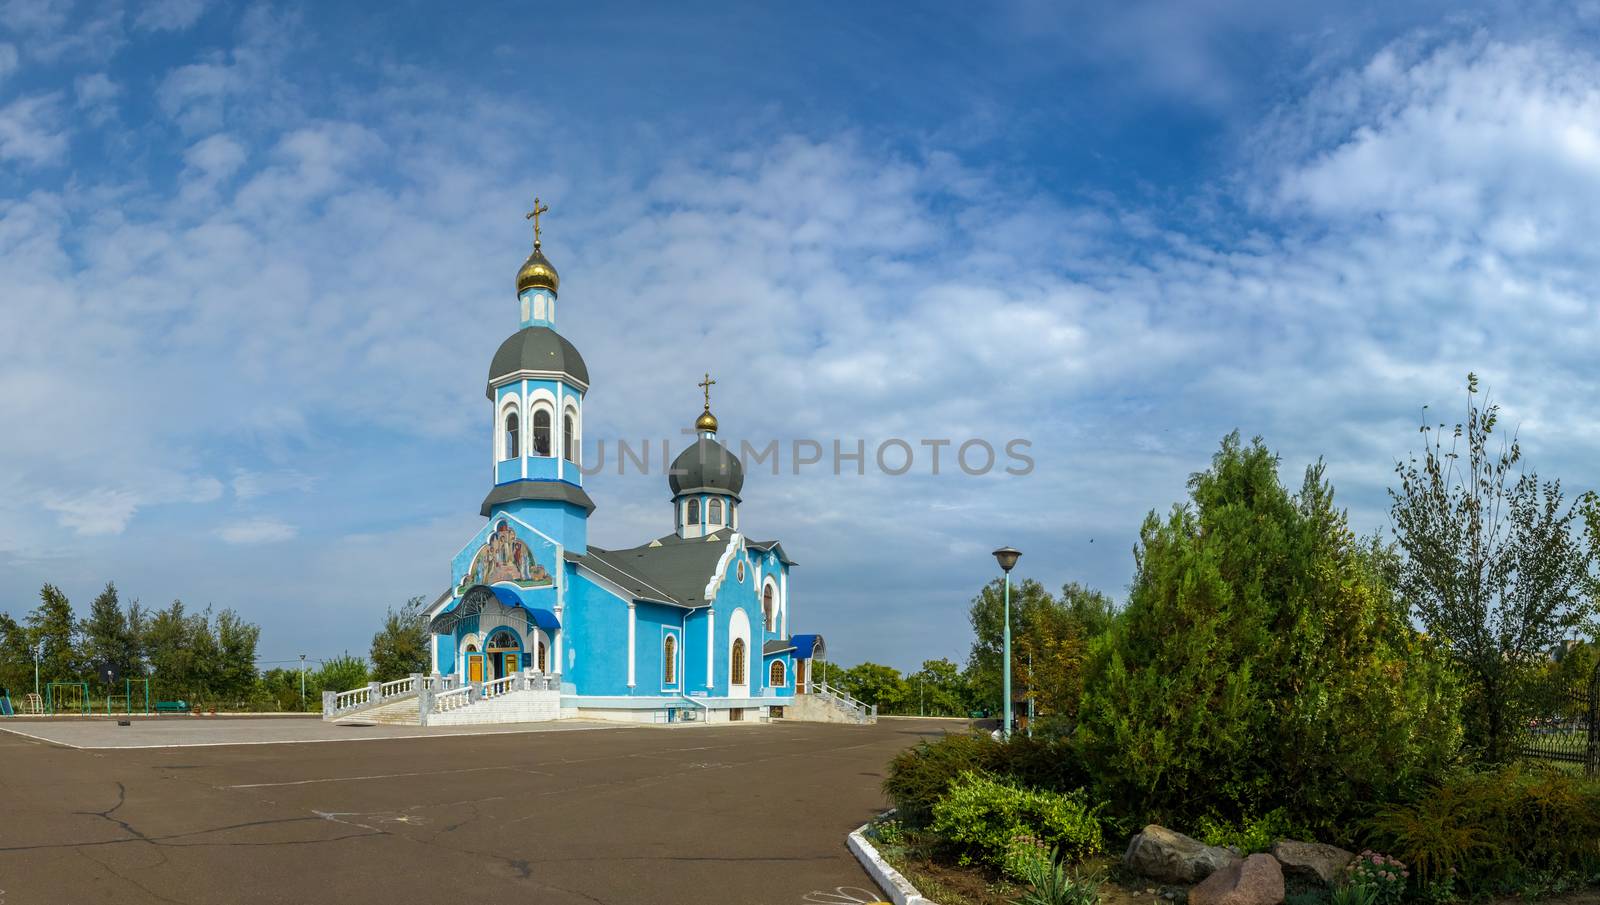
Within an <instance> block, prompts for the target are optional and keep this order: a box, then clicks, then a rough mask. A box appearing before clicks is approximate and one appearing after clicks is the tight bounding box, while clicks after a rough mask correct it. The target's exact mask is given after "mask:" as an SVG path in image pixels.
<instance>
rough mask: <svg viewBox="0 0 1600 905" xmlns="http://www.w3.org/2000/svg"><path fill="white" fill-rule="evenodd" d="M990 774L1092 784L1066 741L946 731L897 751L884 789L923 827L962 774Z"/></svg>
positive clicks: (1065, 786) (1059, 786) (1061, 788)
mask: <svg viewBox="0 0 1600 905" xmlns="http://www.w3.org/2000/svg"><path fill="white" fill-rule="evenodd" d="M968 771H973V772H980V773H990V774H994V775H996V776H1002V777H1007V778H1010V779H1012V780H1015V781H1016V783H1017V784H1018V785H1022V786H1026V787H1030V788H1038V789H1044V790H1046V791H1054V792H1066V791H1070V790H1072V789H1079V788H1082V787H1083V786H1085V785H1086V784H1087V783H1088V777H1087V774H1086V773H1085V772H1084V770H1083V767H1082V762H1081V761H1080V760H1079V759H1078V757H1077V755H1076V753H1075V752H1074V750H1073V749H1072V747H1071V745H1070V744H1068V743H1067V742H1065V741H1059V740H1049V739H1035V738H1028V737H1027V736H1023V735H1017V736H1013V737H1012V738H1011V740H1010V741H1008V742H998V741H995V740H994V739H993V738H991V737H989V736H988V735H982V734H977V733H969V734H962V735H946V736H944V737H943V738H940V739H938V740H936V741H931V742H930V741H924V742H921V743H919V744H917V745H915V746H913V747H911V748H907V749H906V750H904V751H902V752H900V753H899V754H897V755H895V757H894V759H893V760H891V761H890V762H889V775H888V778H887V779H885V780H884V781H883V791H884V794H885V795H887V796H888V797H889V800H890V801H892V802H893V803H894V806H895V808H896V809H897V810H898V812H899V813H898V814H896V816H897V817H899V818H900V819H901V820H903V821H904V822H905V823H906V825H907V826H912V827H922V826H926V825H927V824H928V821H929V820H931V819H932V818H933V805H934V803H935V802H936V801H938V800H939V799H940V798H941V797H943V796H944V794H945V792H946V791H947V790H948V789H949V788H950V785H951V783H953V782H955V780H956V777H958V776H960V775H961V774H962V773H965V772H968Z"/></svg>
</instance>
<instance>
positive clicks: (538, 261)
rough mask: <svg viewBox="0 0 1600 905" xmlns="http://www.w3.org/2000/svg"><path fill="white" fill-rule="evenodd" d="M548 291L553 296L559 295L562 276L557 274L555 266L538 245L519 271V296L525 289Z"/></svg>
mask: <svg viewBox="0 0 1600 905" xmlns="http://www.w3.org/2000/svg"><path fill="white" fill-rule="evenodd" d="M535 287H537V288H540V289H548V290H550V294H551V295H558V294H559V290H560V288H561V276H560V275H559V274H557V273H556V268H555V265H553V264H551V263H550V259H549V258H547V257H545V256H544V252H542V251H540V250H539V246H538V244H535V245H534V246H533V254H531V255H528V260H526V261H523V262H522V269H521V270H519V271H517V295H521V294H522V290H524V289H532V288H535Z"/></svg>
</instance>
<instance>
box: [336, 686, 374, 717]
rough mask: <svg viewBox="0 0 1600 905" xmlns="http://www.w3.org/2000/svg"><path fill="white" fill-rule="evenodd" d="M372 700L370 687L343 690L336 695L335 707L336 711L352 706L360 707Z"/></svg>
mask: <svg viewBox="0 0 1600 905" xmlns="http://www.w3.org/2000/svg"><path fill="white" fill-rule="evenodd" d="M371 700H372V689H371V688H370V687H368V688H356V689H352V690H350V691H341V692H339V693H338V694H337V695H334V698H333V709H334V710H335V711H343V710H349V709H350V708H352V707H360V706H361V705H363V704H366V703H367V702H369V701H371Z"/></svg>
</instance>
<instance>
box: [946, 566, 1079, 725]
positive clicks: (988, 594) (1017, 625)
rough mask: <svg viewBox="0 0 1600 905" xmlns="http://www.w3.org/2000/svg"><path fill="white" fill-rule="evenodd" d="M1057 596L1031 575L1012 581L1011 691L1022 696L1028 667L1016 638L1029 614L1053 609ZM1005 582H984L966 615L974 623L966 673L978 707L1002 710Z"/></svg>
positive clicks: (996, 580) (997, 711) (1027, 622)
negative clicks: (1030, 576) (1021, 661)
mask: <svg viewBox="0 0 1600 905" xmlns="http://www.w3.org/2000/svg"><path fill="white" fill-rule="evenodd" d="M1056 606H1057V603H1056V600H1055V598H1054V597H1051V596H1050V592H1049V591H1047V590H1045V587H1044V585H1042V584H1040V583H1038V582H1037V581H1034V580H1033V579H1031V578H1027V579H1023V580H1021V581H1015V580H1013V581H1012V584H1011V641H1012V648H1013V649H1012V652H1011V654H1012V656H1011V693H1012V694H1013V695H1019V694H1021V692H1022V689H1023V688H1024V685H1025V680H1026V677H1027V672H1026V670H1025V669H1024V668H1023V667H1022V666H1021V665H1019V660H1018V658H1017V651H1016V647H1017V638H1018V636H1019V635H1020V634H1021V632H1022V630H1023V626H1025V625H1027V624H1029V621H1028V618H1027V615H1026V614H1030V613H1035V612H1039V611H1042V610H1048V609H1053V608H1055V607H1056ZM1004 613H1005V584H1004V581H1003V580H1002V579H999V578H996V579H995V580H994V581H991V582H989V583H988V584H987V585H984V587H983V590H981V591H979V592H978V595H977V596H976V597H974V598H972V606H971V609H970V610H969V611H968V614H967V618H968V619H969V620H970V621H971V622H972V635H973V638H972V652H971V654H970V655H969V656H968V658H967V676H968V679H969V681H970V682H971V686H972V693H973V697H974V698H975V706H978V707H982V708H986V709H988V710H990V711H993V712H995V713H999V712H1000V709H1001V707H1002V706H1003V705H1004V702H1003V701H1002V700H1001V697H1002V693H1001V687H1002V686H1001V682H1000V680H1001V663H1002V662H1003V660H1004V652H1003V647H1004V644H1003V636H1002V634H1001V632H1002V629H1003V627H1004V624H1005V617H1004Z"/></svg>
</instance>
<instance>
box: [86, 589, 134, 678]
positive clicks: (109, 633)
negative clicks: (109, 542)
mask: <svg viewBox="0 0 1600 905" xmlns="http://www.w3.org/2000/svg"><path fill="white" fill-rule="evenodd" d="M81 633H82V637H83V654H84V660H86V661H87V664H88V667H89V669H90V670H91V671H92V672H94V674H95V675H96V677H97V680H98V676H99V673H100V670H101V669H104V668H105V667H107V666H109V667H110V668H111V669H113V670H115V672H116V674H117V675H119V676H125V677H127V678H134V677H136V676H137V675H139V673H140V663H139V643H138V639H137V638H136V637H135V636H134V634H133V629H132V628H131V627H130V626H129V624H128V615H127V613H126V612H125V611H124V610H123V609H122V605H121V603H120V602H119V601H118V599H117V586H116V585H115V584H113V583H111V582H107V583H106V587H105V590H103V591H101V592H100V595H99V596H98V597H96V598H95V599H94V602H92V603H90V604H89V618H88V619H85V620H84V621H83V625H82V627H81ZM116 693H117V694H121V693H122V687H121V685H120V683H119V684H118V687H117V689H116Z"/></svg>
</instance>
